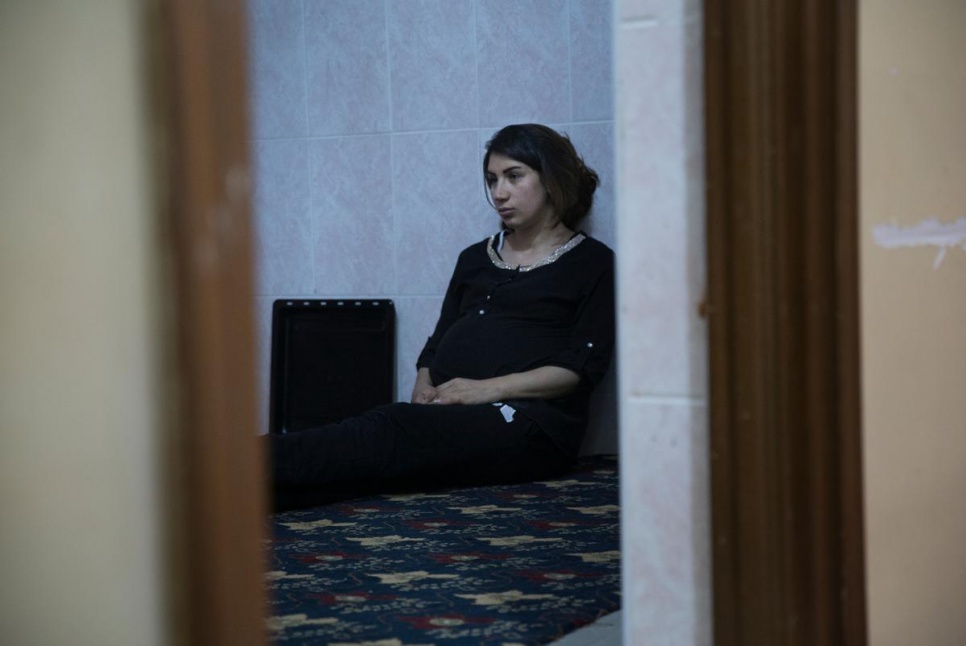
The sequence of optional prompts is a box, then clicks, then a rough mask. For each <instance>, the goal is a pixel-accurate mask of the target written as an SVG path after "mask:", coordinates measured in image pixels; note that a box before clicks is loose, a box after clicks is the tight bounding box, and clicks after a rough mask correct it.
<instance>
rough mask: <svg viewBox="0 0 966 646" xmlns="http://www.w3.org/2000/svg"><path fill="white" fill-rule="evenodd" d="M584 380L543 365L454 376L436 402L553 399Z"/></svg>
mask: <svg viewBox="0 0 966 646" xmlns="http://www.w3.org/2000/svg"><path fill="white" fill-rule="evenodd" d="M579 383H580V377H579V376H578V375H577V373H576V372H574V371H573V370H568V369H567V368H560V367H558V366H543V367H540V368H534V369H533V370H528V371H526V372H516V373H513V374H510V375H504V376H502V377H493V378H491V379H463V378H457V379H451V380H450V381H447V382H446V383H444V384H440V385H439V386H437V387H436V389H435V390H436V396H435V397H434V398H433V399H432V400H431V401H432V403H434V404H492V403H493V402H498V401H503V400H504V399H530V398H535V399H553V398H554V397H562V396H563V395H566V394H567V393H569V392H571V391H572V390H573V389H574V388H576V387H577V384H579Z"/></svg>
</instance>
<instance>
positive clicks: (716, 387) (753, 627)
mask: <svg viewBox="0 0 966 646" xmlns="http://www.w3.org/2000/svg"><path fill="white" fill-rule="evenodd" d="M856 39H857V15H856V3H855V1H854V0H842V1H840V0H812V1H809V0H780V1H778V2H774V3H771V2H757V1H755V0H707V1H706V2H705V66H706V67H705V70H706V76H705V93H706V115H705V118H706V133H707V134H706V137H707V189H708V192H707V214H708V215H707V217H708V221H707V223H708V267H709V275H708V279H709V334H710V363H711V366H710V374H711V394H710V406H711V456H712V463H711V474H712V475H711V482H712V528H713V543H712V545H713V547H712V557H713V593H714V633H715V643H716V644H717V645H718V646H729V645H735V646H756V645H765V644H768V645H776V644H801V645H803V646H804V645H808V646H813V645H815V644H848V645H856V646H858V645H861V644H865V643H866V640H867V637H866V624H865V572H864V546H863V545H864V544H863V540H864V539H863V507H862V475H861V415H860V403H861V402H860V394H861V392H860V383H859V379H860V359H859V282H858V253H859V248H858V238H857V229H858V199H857V195H858V192H857V181H858V180H857V177H858V176H857V140H856V138H857V128H856V119H857V117H856V113H857V100H856V95H857V78H856V74H857V68H856V65H857V61H856V46H857V43H856Z"/></svg>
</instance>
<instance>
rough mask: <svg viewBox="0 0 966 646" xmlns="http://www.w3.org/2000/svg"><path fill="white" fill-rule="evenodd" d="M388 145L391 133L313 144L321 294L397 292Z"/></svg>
mask: <svg viewBox="0 0 966 646" xmlns="http://www.w3.org/2000/svg"><path fill="white" fill-rule="evenodd" d="M389 149H390V141H389V136H388V135H375V136H370V137H335V138H332V139H319V140H314V141H311V142H310V146H309V177H310V181H311V185H312V204H311V210H312V217H313V218H314V219H315V222H316V229H315V236H316V237H315V241H314V242H315V292H316V293H317V294H320V295H345V296H350V295H351V296H359V297H364V296H370V295H375V296H381V295H386V294H394V293H395V292H396V287H397V282H396V275H395V261H394V257H395V250H396V247H395V226H394V222H393V214H392V177H391V175H392V173H391V162H390V152H389Z"/></svg>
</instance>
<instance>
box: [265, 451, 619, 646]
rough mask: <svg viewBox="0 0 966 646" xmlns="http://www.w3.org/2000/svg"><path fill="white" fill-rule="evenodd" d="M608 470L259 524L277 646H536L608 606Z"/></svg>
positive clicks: (392, 499)
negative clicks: (267, 534)
mask: <svg viewBox="0 0 966 646" xmlns="http://www.w3.org/2000/svg"><path fill="white" fill-rule="evenodd" d="M618 512H619V509H618V481H617V462H616V460H615V459H614V458H612V457H594V458H588V459H585V460H583V461H582V462H581V464H580V465H579V467H578V468H577V469H576V470H575V471H574V472H573V473H572V474H569V475H568V476H566V477H564V478H560V479H558V480H553V481H546V482H536V483H528V484H522V485H508V486H499V487H482V488H475V489H451V490H444V491H438V492H433V493H427V494H410V495H398V496H377V497H372V498H364V499H359V500H353V501H349V502H345V503H338V504H332V505H327V506H323V507H317V508H314V509H308V510H300V511H290V512H285V513H280V514H276V515H274V516H273V517H272V530H273V536H274V537H273V539H272V540H271V541H270V548H269V570H270V571H269V572H268V574H267V579H268V585H269V594H270V598H271V604H272V613H271V614H272V616H271V617H270V618H269V629H270V634H271V635H272V637H273V638H274V640H275V643H279V644H329V645H335V644H340V645H350V644H351V645H361V644H365V645H373V646H375V645H378V646H416V645H421V646H422V645H430V644H438V645H441V646H444V645H449V644H453V645H455V644H501V645H507V646H509V645H517V644H527V645H536V644H547V643H549V642H551V641H553V640H555V639H558V638H560V637H562V636H563V635H565V634H566V633H568V632H571V631H573V630H575V629H577V628H579V627H580V626H583V625H584V624H588V623H590V622H592V621H594V620H596V619H597V618H599V617H601V616H603V615H606V614H609V613H611V612H614V611H615V610H618V609H619V608H620V552H619V529H618V516H619V514H618Z"/></svg>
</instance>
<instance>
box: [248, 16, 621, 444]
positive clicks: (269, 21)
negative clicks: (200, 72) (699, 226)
mask: <svg viewBox="0 0 966 646" xmlns="http://www.w3.org/2000/svg"><path fill="white" fill-rule="evenodd" d="M612 15H613V9H612V3H611V0H512V1H510V2H508V1H506V0H475V1H474V0H249V31H250V37H251V50H250V51H251V62H250V69H251V75H252V78H251V84H252V129H253V133H254V144H253V166H254V169H255V224H256V231H257V262H258V269H257V286H256V295H257V299H256V300H257V302H258V304H259V312H258V316H259V318H260V334H261V335H262V338H261V352H260V356H261V358H262V363H263V368H262V389H263V392H264V393H267V388H268V376H267V363H268V357H269V354H268V347H269V343H268V340H267V336H268V334H269V328H270V323H269V321H268V319H269V318H270V313H271V301H272V300H273V299H274V298H285V297H290V296H295V297H298V296H301V297H312V298H328V297H338V296H357V297H380V298H391V299H392V300H393V301H394V302H395V304H396V310H397V317H398V361H397V363H398V377H397V381H398V387H397V396H398V397H399V398H400V399H404V400H408V398H409V392H410V390H411V388H412V381H413V378H414V374H415V368H414V363H415V359H416V355H417V354H418V352H419V350H420V349H421V347H422V344H423V343H424V341H425V339H426V337H427V336H428V335H429V334H430V332H431V331H432V326H433V324H434V323H435V319H436V315H437V314H438V308H439V305H440V302H441V296H442V294H443V291H444V290H445V288H446V284H447V282H448V280H449V276H450V272H451V271H452V268H453V265H454V263H455V261H456V256H457V255H458V253H459V251H460V250H461V249H463V248H464V247H466V246H468V245H469V244H472V243H474V242H477V241H479V240H481V239H483V238H484V237H486V236H488V235H490V234H491V233H493V232H494V231H495V230H496V229H497V227H498V220H497V218H496V217H495V216H494V215H493V214H492V211H491V209H490V208H489V206H488V205H487V203H486V199H485V195H484V192H483V179H482V166H481V162H482V154H483V145H484V144H485V142H486V140H487V139H488V138H489V137H490V136H491V135H492V134H493V132H495V131H496V130H497V129H499V128H501V127H502V126H504V125H507V124H509V123H519V122H525V121H535V122H541V123H547V124H549V125H551V126H554V127H556V128H558V129H560V130H563V131H565V132H568V133H569V134H570V135H571V136H572V138H573V140H574V142H575V144H576V145H577V147H578V150H580V151H581V152H582V154H583V155H584V157H585V159H587V161H588V163H589V164H590V165H591V166H594V167H595V168H596V169H597V170H598V171H599V172H600V174H601V177H602V179H603V184H602V186H601V188H600V190H599V192H598V194H597V204H596V206H595V209H594V213H593V214H592V216H591V217H590V219H589V220H588V221H587V223H586V227H585V228H586V229H588V230H589V231H590V232H591V233H592V234H594V235H595V236H597V237H599V238H600V239H602V240H603V241H604V242H606V243H607V244H609V245H610V246H612V247H613V246H614V245H615V238H614V229H615V226H614V186H615V178H614V143H613V118H614V117H613V84H612V65H611V57H612V54H611V40H612V30H611V28H610V27H611V20H612ZM610 383H611V385H610V393H609V396H608V393H607V392H604V393H602V395H601V401H600V402H598V406H599V408H600V409H601V411H602V412H601V413H600V418H601V419H602V420H603V421H602V423H601V425H600V426H601V428H606V429H608V431H609V433H610V437H609V439H608V438H605V441H603V443H602V444H601V446H603V448H605V449H606V448H608V447H609V449H610V450H615V449H616V437H615V435H614V429H615V428H616V424H615V423H614V418H615V417H616V410H615V409H616V404H615V403H614V398H615V395H614V387H613V379H612V380H611V382H610ZM605 390H606V389H605ZM262 399H263V401H264V400H267V395H266V396H264V397H262Z"/></svg>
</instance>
